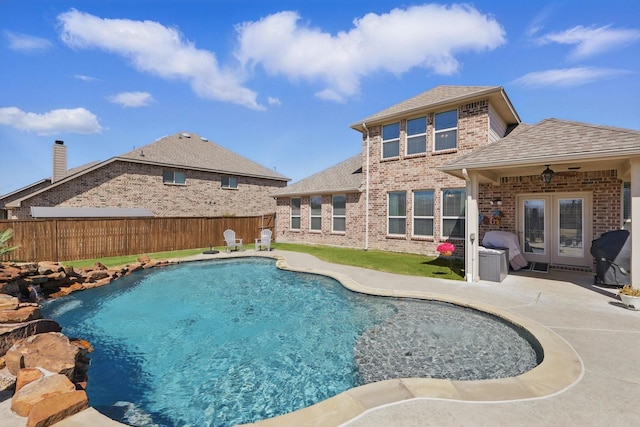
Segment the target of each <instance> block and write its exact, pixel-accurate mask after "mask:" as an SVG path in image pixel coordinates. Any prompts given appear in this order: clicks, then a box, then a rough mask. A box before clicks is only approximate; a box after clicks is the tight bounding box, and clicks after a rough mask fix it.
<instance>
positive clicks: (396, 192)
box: [387, 191, 407, 236]
mask: <svg viewBox="0 0 640 427" xmlns="http://www.w3.org/2000/svg"><path fill="white" fill-rule="evenodd" d="M392 194H403V195H404V215H391V214H390V210H391V195H392ZM392 219H395V220H403V222H401V223H402V224H404V233H391V231H390V228H391V227H389V224H390V223H391V220H392ZM387 235H388V236H406V235H407V192H406V191H390V192H388V193H387Z"/></svg>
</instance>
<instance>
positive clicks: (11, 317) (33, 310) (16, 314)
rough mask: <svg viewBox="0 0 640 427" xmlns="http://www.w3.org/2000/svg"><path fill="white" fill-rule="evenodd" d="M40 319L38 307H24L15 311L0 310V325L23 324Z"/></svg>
mask: <svg viewBox="0 0 640 427" xmlns="http://www.w3.org/2000/svg"><path fill="white" fill-rule="evenodd" d="M40 318H42V314H41V313H40V307H34V306H26V307H18V308H16V309H15V310H0V323H23V322H28V321H30V320H36V319H40Z"/></svg>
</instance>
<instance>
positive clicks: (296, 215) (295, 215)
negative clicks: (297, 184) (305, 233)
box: [289, 197, 302, 230]
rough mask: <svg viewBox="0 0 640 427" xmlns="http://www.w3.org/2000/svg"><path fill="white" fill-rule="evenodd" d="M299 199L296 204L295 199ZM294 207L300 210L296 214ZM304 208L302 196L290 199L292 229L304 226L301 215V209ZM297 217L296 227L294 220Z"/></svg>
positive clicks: (290, 225) (290, 223) (290, 224)
mask: <svg viewBox="0 0 640 427" xmlns="http://www.w3.org/2000/svg"><path fill="white" fill-rule="evenodd" d="M294 200H297V201H298V206H294V203H293V201H294ZM294 209H297V210H298V213H297V214H295V213H294ZM301 210H302V199H301V198H300V197H292V198H291V200H290V201H289V213H290V216H289V227H290V228H291V230H300V228H301V227H302V218H301V216H300V211H301ZM295 218H297V219H298V226H297V227H294V226H293V220H294V219H295Z"/></svg>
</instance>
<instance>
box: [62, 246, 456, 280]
mask: <svg viewBox="0 0 640 427" xmlns="http://www.w3.org/2000/svg"><path fill="white" fill-rule="evenodd" d="M271 247H272V248H273V249H280V250H283V251H292V252H304V253H308V254H310V255H313V256H315V257H317V258H319V259H321V260H323V261H327V262H332V263H335V264H343V265H353V266H356V267H363V268H369V269H372V270H378V271H386V272H389V273H397V274H406V275H410V276H424V277H439V278H442V279H451V280H463V279H464V271H463V263H462V261H461V260H459V259H453V260H449V259H448V258H434V257H428V256H426V255H414V254H402V253H395V252H383V251H372V250H369V251H365V250H362V249H348V248H338V247H332V246H312V245H301V244H291V243H273V244H272V245H271ZM207 249H209V248H199V249H185V250H181V251H172V252H158V253H152V254H148V255H149V257H151V259H157V260H159V259H168V258H182V257H188V256H191V255H196V254H199V253H202V252H203V251H205V250H207ZM217 249H218V250H220V251H224V248H217ZM138 257H139V255H127V256H121V257H112V258H99V259H85V260H77V261H65V262H62V264H63V265H65V266H71V267H77V268H83V267H91V266H93V265H94V264H95V263H96V262H101V263H102V264H104V265H106V266H107V267H119V266H122V265H126V264H131V263H134V262H136V260H137V258H138Z"/></svg>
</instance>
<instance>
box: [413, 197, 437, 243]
mask: <svg viewBox="0 0 640 427" xmlns="http://www.w3.org/2000/svg"><path fill="white" fill-rule="evenodd" d="M416 193H431V195H432V198H433V212H432V214H431V216H416ZM435 204H436V190H434V189H427V190H413V191H412V192H411V237H418V238H423V237H427V238H429V237H435V234H434V233H435V228H436V206H435ZM416 219H430V220H431V230H432V232H431V234H416Z"/></svg>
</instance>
